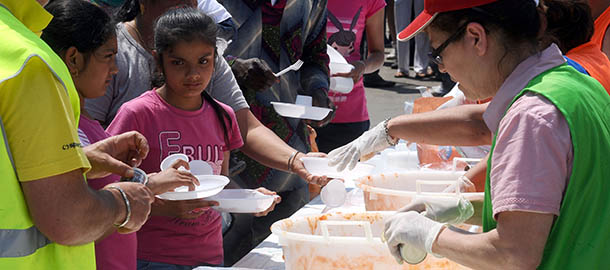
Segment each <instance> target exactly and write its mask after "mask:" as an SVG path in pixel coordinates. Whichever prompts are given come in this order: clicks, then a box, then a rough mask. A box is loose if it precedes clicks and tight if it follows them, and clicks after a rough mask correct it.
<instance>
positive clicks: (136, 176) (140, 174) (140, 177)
mask: <svg viewBox="0 0 610 270" xmlns="http://www.w3.org/2000/svg"><path fill="white" fill-rule="evenodd" d="M146 178H147V176H146V172H144V171H143V170H142V169H140V168H133V177H131V178H127V177H122V178H121V181H122V182H135V183H141V184H144V183H145V182H146Z"/></svg>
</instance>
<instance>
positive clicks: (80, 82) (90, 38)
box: [41, 0, 197, 270]
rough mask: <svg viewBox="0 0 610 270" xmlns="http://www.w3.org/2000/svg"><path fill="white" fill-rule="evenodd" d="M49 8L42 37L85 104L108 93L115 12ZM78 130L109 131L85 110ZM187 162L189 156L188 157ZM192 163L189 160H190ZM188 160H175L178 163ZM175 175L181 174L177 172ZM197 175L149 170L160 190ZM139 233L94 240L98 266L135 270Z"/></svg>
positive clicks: (77, 4)
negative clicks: (54, 53) (66, 70)
mask: <svg viewBox="0 0 610 270" xmlns="http://www.w3.org/2000/svg"><path fill="white" fill-rule="evenodd" d="M45 8H46V9H47V11H48V12H49V13H51V14H52V15H53V20H51V22H50V23H49V25H48V26H47V28H45V30H44V31H43V34H42V36H41V38H42V39H43V40H44V41H45V42H46V43H47V44H48V45H49V46H50V47H51V48H52V49H53V51H55V52H56V53H57V54H58V55H59V56H60V57H61V58H62V60H63V61H64V63H65V64H66V66H67V67H68V70H69V71H70V74H71V75H72V80H73V81H74V86H75V87H76V91H77V92H78V94H79V98H80V107H81V108H84V104H85V99H86V98H97V97H100V96H103V95H104V93H105V92H106V87H107V86H108V84H109V83H110V79H111V78H112V76H113V75H114V74H116V73H117V71H118V70H117V67H116V64H115V61H114V57H115V55H116V53H117V39H116V34H115V30H114V29H115V28H114V27H115V26H114V23H113V22H112V20H111V19H110V17H109V16H108V15H107V14H106V13H105V12H104V11H103V10H102V9H100V8H99V7H98V6H96V5H94V4H91V3H88V2H85V1H74V0H56V1H53V2H52V3H50V4H48V5H47V6H46V7H45ZM78 135H79V138H80V141H81V144H82V146H87V145H89V144H93V143H96V142H98V141H101V140H104V139H106V138H108V137H110V134H108V133H106V132H105V131H104V129H103V128H102V126H101V125H100V124H99V123H98V122H97V121H95V120H94V119H92V118H91V116H90V115H89V114H88V113H87V112H86V111H84V110H82V111H81V114H80V119H79V125H78ZM184 163H185V162H184ZM185 164H186V165H187V166H188V164H187V163H185ZM185 164H183V163H175V164H174V167H175V168H177V167H179V166H180V165H185ZM176 176H182V178H178V177H176ZM87 180H88V181H87V183H88V184H89V186H90V187H91V188H93V189H101V188H103V187H104V186H106V185H108V184H112V183H115V182H118V181H119V180H120V176H119V175H116V174H112V175H109V176H107V177H104V178H95V179H87ZM187 182H188V183H190V184H191V185H193V182H197V179H196V178H194V177H193V176H192V175H190V174H188V173H185V172H180V171H178V170H176V169H174V170H167V171H164V172H163V173H159V174H150V175H149V182H148V184H147V186H148V187H149V188H150V189H151V191H152V192H154V193H155V194H159V193H164V192H167V191H169V190H173V189H174V188H176V187H179V186H183V185H185V184H186V183H187ZM136 250H137V239H136V234H135V233H130V234H119V233H117V232H115V231H110V232H108V235H107V236H105V237H103V238H101V239H98V240H97V241H95V257H96V268H97V269H99V270H104V269H108V270H110V269H112V270H132V269H135V268H136Z"/></svg>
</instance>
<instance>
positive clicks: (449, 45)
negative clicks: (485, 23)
mask: <svg viewBox="0 0 610 270" xmlns="http://www.w3.org/2000/svg"><path fill="white" fill-rule="evenodd" d="M470 28H471V27H470V26H469V24H464V25H463V26H461V27H459V28H458V29H456V30H455V31H454V32H451V33H447V32H444V31H441V30H439V29H437V28H435V27H428V28H427V29H426V33H427V34H428V37H429V38H430V45H431V47H432V48H431V51H432V54H431V57H432V58H433V60H435V61H434V62H436V63H437V64H438V67H439V70H440V71H441V72H444V73H448V74H449V75H450V76H451V79H452V80H453V81H455V82H459V83H460V86H461V87H460V89H462V91H463V92H464V95H465V96H466V98H468V99H472V100H476V99H482V98H484V97H483V96H484V95H485V94H483V93H479V91H480V90H481V89H484V88H485V87H484V85H485V83H486V79H485V76H486V74H485V73H486V72H484V70H482V68H481V67H482V64H483V63H482V62H481V58H480V56H481V55H480V51H478V50H477V43H478V42H479V39H477V38H476V37H475V36H473V35H472V33H468V31H469V30H470Z"/></svg>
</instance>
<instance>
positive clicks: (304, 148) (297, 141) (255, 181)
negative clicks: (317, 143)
mask: <svg viewBox="0 0 610 270" xmlns="http://www.w3.org/2000/svg"><path fill="white" fill-rule="evenodd" d="M219 2H220V3H221V4H223V5H224V6H225V8H226V9H227V11H229V13H231V15H233V20H234V22H235V24H236V27H237V38H236V39H235V40H234V41H233V42H232V43H231V44H230V45H229V47H228V48H227V50H226V51H225V57H226V58H227V59H229V63H230V64H231V69H232V71H233V73H234V74H235V78H236V80H237V82H238V83H239V85H240V88H241V89H242V90H243V91H244V96H245V97H246V100H247V101H248V104H250V107H251V108H250V109H251V111H252V112H253V113H254V116H255V117H256V119H257V120H256V121H260V122H261V123H262V125H264V126H267V127H269V129H270V130H272V131H273V132H274V133H275V134H276V136H273V138H277V137H279V138H280V139H281V140H282V141H284V142H286V143H287V144H288V145H290V146H291V147H292V148H294V149H295V150H296V151H298V152H292V153H294V155H296V157H295V158H293V160H295V162H301V161H300V160H299V158H300V157H301V154H299V152H309V151H310V145H309V139H308V138H309V133H308V130H307V127H306V124H307V122H306V121H304V120H301V119H295V118H284V117H282V116H280V115H279V114H277V113H276V112H275V110H274V109H273V107H272V106H271V103H270V102H273V101H279V102H286V103H294V102H295V99H296V96H297V94H300V95H308V96H312V99H313V106H318V107H326V108H333V107H334V105H333V104H332V102H331V101H330V99H329V98H328V86H329V74H328V73H329V70H328V62H329V58H328V55H327V53H326V49H327V47H326V2H327V1H326V0H313V1H299V0H277V1H275V0H274V1H250V0H224V1H219ZM298 60H302V61H303V62H304V64H303V66H302V67H301V68H300V69H299V70H298V71H291V72H288V73H286V74H284V75H282V76H280V77H279V78H276V77H275V76H274V75H273V72H279V71H280V70H282V69H284V68H286V67H288V66H290V65H292V64H293V63H295V62H297V61H298ZM333 116H334V113H329V114H328V115H327V117H326V118H325V119H322V120H321V121H317V122H312V123H311V125H312V126H323V125H325V124H326V123H328V122H329V121H330V120H331V119H332V118H333ZM253 120H254V119H253ZM240 128H241V126H240ZM270 137H271V136H270ZM267 139H268V138H267ZM247 141H248V139H246V144H248V142H247ZM266 150H267V151H269V152H268V153H274V154H275V151H270V150H271V149H266ZM277 153H278V154H281V153H282V152H277ZM288 154H290V152H288ZM235 156H236V157H237V158H238V159H239V160H243V161H245V162H246V169H245V170H244V171H243V173H241V174H239V177H238V181H240V182H241V183H242V185H243V187H246V188H253V187H259V186H263V187H266V188H268V189H270V190H275V191H277V192H278V193H279V194H280V195H281V196H282V203H281V204H279V205H278V207H276V209H275V211H273V212H271V213H270V214H269V215H267V216H265V217H261V218H255V219H254V221H253V223H249V222H246V225H244V226H243V227H244V233H245V234H250V233H251V234H252V236H249V235H244V236H239V237H235V239H236V241H237V242H239V243H236V245H242V246H244V247H245V248H243V249H242V250H243V251H241V252H238V253H240V255H244V254H245V253H246V252H247V251H249V250H250V249H251V248H252V247H254V246H255V245H257V244H258V243H259V242H261V241H262V240H263V239H264V238H266V237H267V236H268V235H269V234H270V233H271V231H270V230H269V228H270V226H271V224H272V223H273V222H275V221H277V220H279V219H283V218H286V217H288V216H290V215H292V214H293V213H294V212H296V211H297V210H298V209H300V208H301V207H302V206H303V205H305V204H306V203H307V202H308V201H309V192H308V184H307V182H311V181H307V182H306V179H305V178H303V175H302V174H298V175H295V174H292V173H291V171H286V169H284V170H281V169H282V167H279V166H269V164H266V163H265V162H260V161H261V160H260V159H257V158H256V157H257V156H258V155H251V154H249V153H248V152H247V151H244V149H241V152H238V153H237V154H236V155H235ZM289 157H290V156H288V157H286V158H289ZM284 168H285V167H284ZM243 242H247V243H243ZM227 246H229V245H227ZM236 257H237V258H239V257H240V256H239V255H238V256H236Z"/></svg>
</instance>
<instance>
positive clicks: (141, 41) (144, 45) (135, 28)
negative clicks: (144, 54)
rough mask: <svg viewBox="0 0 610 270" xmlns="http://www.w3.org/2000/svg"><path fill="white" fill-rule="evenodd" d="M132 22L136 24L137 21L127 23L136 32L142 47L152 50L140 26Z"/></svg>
mask: <svg viewBox="0 0 610 270" xmlns="http://www.w3.org/2000/svg"><path fill="white" fill-rule="evenodd" d="M132 23H134V24H135V21H131V22H127V23H125V24H126V25H128V26H129V28H131V29H132V30H133V31H134V32H135V33H136V36H137V37H136V38H137V39H139V43H140V45H142V47H144V49H146V50H147V51H149V52H151V51H152V49H151V48H150V46H148V43H146V42H145V41H144V38H142V34H140V31H139V30H138V28H137V27H135V26H133V25H132Z"/></svg>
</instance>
